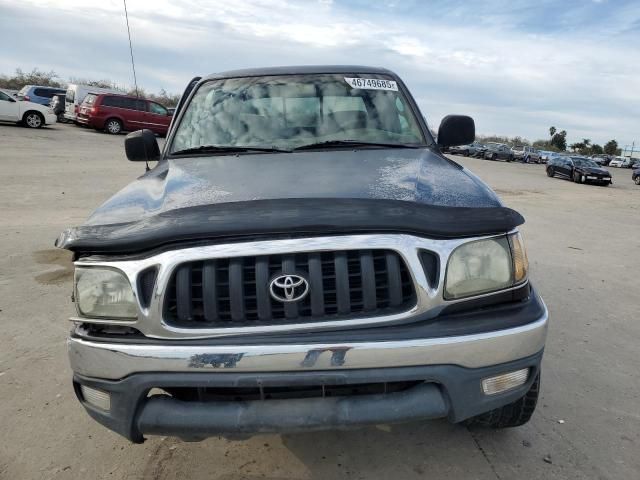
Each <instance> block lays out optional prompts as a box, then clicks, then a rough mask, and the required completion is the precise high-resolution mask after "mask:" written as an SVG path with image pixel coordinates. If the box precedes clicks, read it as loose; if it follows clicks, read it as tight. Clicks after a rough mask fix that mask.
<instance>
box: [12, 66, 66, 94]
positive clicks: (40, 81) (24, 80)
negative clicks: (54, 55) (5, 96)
mask: <svg viewBox="0 0 640 480" xmlns="http://www.w3.org/2000/svg"><path fill="white" fill-rule="evenodd" d="M59 78H60V77H58V75H57V74H56V72H54V71H53V70H51V71H49V72H43V71H42V70H38V69H37V68H34V69H33V70H31V71H30V72H28V73H25V72H23V71H22V70H21V69H20V68H16V73H15V74H14V75H0V88H8V89H10V90H20V89H21V88H22V87H24V86H25V85H41V86H43V87H57V88H62V87H63V86H65V85H66V84H65V83H64V82H61V81H60V80H59Z"/></svg>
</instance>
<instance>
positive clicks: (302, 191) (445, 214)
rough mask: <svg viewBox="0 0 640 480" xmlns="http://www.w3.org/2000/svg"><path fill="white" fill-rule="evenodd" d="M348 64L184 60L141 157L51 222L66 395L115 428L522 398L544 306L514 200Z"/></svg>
mask: <svg viewBox="0 0 640 480" xmlns="http://www.w3.org/2000/svg"><path fill="white" fill-rule="evenodd" d="M474 136H475V125H474V122H473V120H472V119H471V118H470V117H467V116H461V115H450V116H447V117H445V118H444V119H443V120H442V122H441V124H440V127H439V131H438V136H437V141H436V140H435V139H434V137H433V136H432V135H431V133H430V131H429V128H428V127H427V124H426V123H425V120H424V117H423V116H422V114H421V113H420V111H419V110H418V106H417V105H416V102H415V100H414V98H413V97H412V96H411V94H410V93H409V91H408V90H407V87H406V86H405V84H404V83H403V82H402V80H401V79H400V78H399V77H398V76H397V75H396V74H394V73H393V72H391V71H389V70H386V69H379V68H369V67H360V66H321V67H280V68H267V69H255V70H239V71H231V72H226V73H221V74H215V75H210V76H207V77H204V78H199V77H197V78H195V79H194V80H193V81H192V82H191V83H190V84H189V86H188V88H187V89H186V90H185V92H184V94H183V96H182V98H181V100H180V103H179V105H178V107H177V109H176V113H175V116H174V118H173V120H172V124H171V127H170V129H169V133H168V136H167V139H166V143H165V144H164V146H163V148H162V149H160V147H159V145H158V143H157V140H156V137H155V136H154V134H153V133H152V132H150V131H147V130H142V131H138V132H133V133H131V134H129V135H128V136H127V138H126V139H125V150H126V154H127V157H128V158H129V160H133V161H141V162H145V161H146V162H150V161H157V164H155V166H154V167H153V168H151V169H150V170H148V171H147V172H146V173H145V174H144V175H142V176H141V177H140V178H138V179H137V180H136V181H134V182H133V183H131V184H130V185H128V186H126V187H125V188H124V189H122V190H121V191H120V192H118V193H116V194H115V195H114V196H113V197H111V198H110V199H109V200H107V201H106V202H105V203H104V204H103V205H102V206H100V207H99V208H98V209H97V210H95V211H94V212H93V214H92V215H91V216H90V217H89V219H88V220H87V221H86V222H85V223H84V224H83V225H81V226H78V227H75V228H69V229H67V230H66V231H64V232H63V233H61V235H60V236H59V238H58V239H57V241H56V245H57V246H58V247H60V248H64V249H68V250H71V251H72V252H73V255H74V262H75V278H74V287H73V299H74V302H75V307H76V313H75V314H74V315H73V317H72V318H71V321H72V325H73V327H72V331H71V333H70V336H69V339H68V350H69V358H70V362H71V367H72V370H73V386H74V389H75V393H76V395H77V397H78V399H79V401H80V402H81V404H82V405H83V406H84V408H85V409H86V411H87V412H88V413H89V415H91V416H92V417H93V418H94V419H95V420H97V421H98V422H100V423H101V424H103V425H104V426H106V427H108V428H110V429H112V430H114V431H116V432H118V433H119V434H121V435H123V436H124V437H126V438H128V439H129V440H131V441H133V442H142V441H144V439H145V436H148V435H172V436H176V437H180V438H182V439H185V440H191V441H193V440H201V439H203V438H206V437H208V436H216V435H222V436H228V437H238V436H240V437H246V436H250V435H253V434H257V433H269V432H275V433H279V432H296V431H305V430H322V429H342V428H348V427H354V426H362V425H376V424H391V423H398V422H409V421H423V420H427V419H434V418H448V419H449V420H450V421H451V422H454V423H462V422H468V423H475V424H480V425H484V426H488V427H493V428H502V427H514V426H518V425H522V424H523V423H525V422H527V421H528V420H529V418H530V417H531V415H532V413H533V411H534V408H535V405H536V400H537V398H538V391H539V385H540V362H541V358H542V354H543V349H544V345H545V338H546V331H547V318H548V316H547V309H546V307H545V305H544V303H543V302H542V300H541V298H540V297H539V296H538V294H537V293H536V291H535V290H534V288H533V286H532V284H531V282H530V281H529V277H528V263H527V256H526V253H525V248H524V244H523V240H522V237H521V234H520V232H519V230H518V227H519V226H520V225H521V224H522V223H523V222H524V219H523V218H522V216H521V215H520V214H518V213H517V212H515V211H513V210H511V209H509V208H506V207H505V206H503V204H502V202H501V201H500V199H499V198H498V197H497V195H496V194H495V193H494V192H493V191H492V190H491V189H490V188H489V187H488V186H487V185H485V184H484V183H483V182H482V181H481V180H480V179H479V178H477V177H476V176H475V175H473V174H472V173H471V172H470V171H468V170H467V169H465V168H463V167H462V166H460V165H459V164H457V163H455V162H454V161H452V160H450V159H448V158H447V157H445V156H443V155H442V154H441V153H440V152H441V150H442V148H444V147H450V146H456V145H466V144H470V143H471V142H473V141H474Z"/></svg>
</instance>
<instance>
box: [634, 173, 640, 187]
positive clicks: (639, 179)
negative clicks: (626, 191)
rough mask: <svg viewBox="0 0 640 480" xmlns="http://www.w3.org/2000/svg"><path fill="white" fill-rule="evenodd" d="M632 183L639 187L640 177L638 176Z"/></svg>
mask: <svg viewBox="0 0 640 480" xmlns="http://www.w3.org/2000/svg"><path fill="white" fill-rule="evenodd" d="M634 182H635V183H636V185H640V175H638V176H637V177H636V179H635V180H634Z"/></svg>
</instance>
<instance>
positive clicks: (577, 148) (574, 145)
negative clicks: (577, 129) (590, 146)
mask: <svg viewBox="0 0 640 480" xmlns="http://www.w3.org/2000/svg"><path fill="white" fill-rule="evenodd" d="M569 148H570V149H571V150H573V151H574V152H576V151H580V150H583V149H584V143H582V142H576V143H572V144H571V145H569Z"/></svg>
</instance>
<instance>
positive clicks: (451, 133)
mask: <svg viewBox="0 0 640 480" xmlns="http://www.w3.org/2000/svg"><path fill="white" fill-rule="evenodd" d="M475 139H476V124H475V123H474V121H473V118H471V117H468V116H466V115H447V116H446V117H444V118H443V119H442V122H440V128H438V145H440V146H441V147H454V146H456V145H468V144H469V143H472V142H473V141H475Z"/></svg>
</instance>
